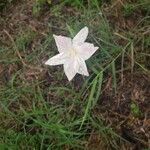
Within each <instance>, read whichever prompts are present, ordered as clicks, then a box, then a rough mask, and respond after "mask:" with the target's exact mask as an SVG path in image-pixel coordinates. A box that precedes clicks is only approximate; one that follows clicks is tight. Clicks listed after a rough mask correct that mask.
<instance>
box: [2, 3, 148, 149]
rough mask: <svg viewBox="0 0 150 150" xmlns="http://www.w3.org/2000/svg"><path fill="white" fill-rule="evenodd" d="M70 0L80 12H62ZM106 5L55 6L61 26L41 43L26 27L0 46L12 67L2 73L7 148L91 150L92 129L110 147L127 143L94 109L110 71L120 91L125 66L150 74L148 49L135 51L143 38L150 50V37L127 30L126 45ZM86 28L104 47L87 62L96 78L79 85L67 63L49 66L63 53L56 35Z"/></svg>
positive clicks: (52, 25) (92, 39)
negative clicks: (49, 60)
mask: <svg viewBox="0 0 150 150" xmlns="http://www.w3.org/2000/svg"><path fill="white" fill-rule="evenodd" d="M66 3H69V4H71V6H73V7H75V9H76V8H79V9H78V10H79V12H78V13H79V16H77V17H74V16H70V15H68V17H67V18H66V14H62V13H60V12H61V9H62V6H63V5H65V4H66ZM102 4H103V3H102V1H101V2H100V3H99V1H98V0H94V1H91V2H90V3H88V4H84V2H82V1H78V0H76V1H67V0H66V1H64V3H63V4H58V5H57V9H56V7H55V6H51V12H53V13H54V18H55V20H56V21H57V24H55V23H54V22H53V20H50V21H49V24H48V26H49V28H53V29H55V31H53V32H52V31H50V32H49V34H48V35H45V36H44V37H42V40H41V41H40V42H39V43H36V44H35V43H34V44H35V46H31V45H32V44H33V42H34V41H35V42H37V41H38V40H37V37H38V36H39V35H38V33H35V31H31V30H30V29H29V30H28V29H27V30H24V29H22V30H20V31H18V33H17V34H16V35H15V36H11V35H9V34H7V35H6V36H7V37H8V39H9V43H10V44H8V45H9V46H5V45H3V46H1V47H0V63H1V64H2V65H3V67H4V68H6V71H4V72H3V74H2V77H1V76H0V83H2V84H0V119H1V122H0V149H1V150H5V149H6V150H7V149H8V150H9V149H11V150H20V149H21V150H24V149H35V150H39V149H40V150H44V149H47V150H51V149H58V150H59V149H60V150H61V149H85V148H87V147H86V146H87V145H88V142H89V137H90V135H91V134H92V133H93V134H95V135H97V137H99V138H100V139H101V140H102V141H101V142H102V143H103V145H104V147H105V148H106V147H107V148H108V149H119V148H120V144H121V143H124V142H127V141H126V140H125V139H123V138H122V137H121V136H120V135H119V134H117V133H116V132H115V131H114V129H113V128H112V127H111V126H110V125H109V124H107V123H106V122H105V121H104V118H103V117H102V116H101V117H98V116H96V115H94V114H93V110H94V108H95V106H96V105H97V103H98V102H99V101H101V94H102V90H103V84H105V83H106V81H107V75H111V76H112V87H113V93H112V95H115V94H116V93H117V84H118V82H119V81H118V79H117V77H118V75H119V73H120V70H121V69H123V70H132V71H133V70H134V69H135V68H136V69H137V70H140V71H141V72H146V73H147V72H149V71H148V68H147V66H146V63H145V61H146V60H145V61H143V58H144V59H146V58H147V57H149V54H148V50H147V51H142V52H138V51H136V50H135V49H134V46H135V45H136V44H137V42H138V43H140V44H141V43H142V42H143V43H142V44H141V45H143V49H145V48H146V49H148V41H149V38H148V37H147V36H146V35H144V34H143V35H142V37H140V38H137V36H136V37H135V36H134V35H133V34H134V33H135V32H134V31H135V30H136V29H135V30H134V31H133V32H131V33H125V34H124V37H125V39H126V40H125V41H126V44H124V45H120V44H119V43H117V38H118V36H116V35H115V34H114V31H113V28H111V26H110V24H109V23H108V21H107V19H106V17H105V15H104V13H103V11H102V10H101V9H100V7H101V5H102ZM95 6H96V7H95ZM93 7H94V8H95V9H93ZM56 12H57V13H56ZM58 14H59V15H58ZM141 21H142V20H141ZM145 21H146V19H145V20H143V21H142V23H144V22H145ZM84 26H88V27H89V30H90V34H89V36H88V40H87V41H89V42H92V43H94V44H95V45H97V46H99V47H100V48H99V50H98V51H97V52H96V53H95V54H94V56H92V58H91V59H90V60H88V61H87V65H88V68H89V71H90V76H89V77H82V79H81V80H82V82H81V83H80V84H79V85H77V86H76V85H75V81H73V82H68V81H67V79H66V77H65V75H64V73H63V69H62V67H57V68H56V69H55V67H46V66H45V65H44V62H45V60H47V58H48V57H52V56H53V55H55V54H56V53H57V49H56V46H55V43H54V39H53V36H52V34H61V35H66V36H74V35H75V34H76V33H77V32H78V31H79V30H80V29H81V28H82V27H84ZM141 28H142V27H138V30H140V29H141ZM141 32H143V31H141ZM132 33H133V34H132ZM119 36H120V35H119ZM39 37H40V36H39ZM121 37H122V36H121ZM40 38H41V37H40ZM131 54H132V55H131ZM145 55H146V56H145ZM130 56H131V57H130ZM123 57H127V58H129V60H131V62H130V61H129V63H125V62H124V61H122V64H123V66H124V68H121V65H120V60H121V58H123ZM122 60H123V59H122ZM118 61H119V63H118ZM141 61H142V62H141ZM130 63H131V64H130ZM133 67H134V69H133ZM41 69H42V71H41ZM80 77H81V76H80ZM75 80H78V77H76V79H75Z"/></svg>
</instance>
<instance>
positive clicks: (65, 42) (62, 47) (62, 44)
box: [53, 35, 72, 53]
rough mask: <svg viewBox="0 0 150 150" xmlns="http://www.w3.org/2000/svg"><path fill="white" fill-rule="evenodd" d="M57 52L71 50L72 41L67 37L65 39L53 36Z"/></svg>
mask: <svg viewBox="0 0 150 150" xmlns="http://www.w3.org/2000/svg"><path fill="white" fill-rule="evenodd" d="M53 36H54V39H55V42H56V45H57V48H58V51H59V52H60V53H61V52H65V51H67V50H69V49H71V47H72V39H71V38H69V37H65V36H61V35H60V36H57V35H53Z"/></svg>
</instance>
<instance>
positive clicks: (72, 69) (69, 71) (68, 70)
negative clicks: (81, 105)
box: [64, 59, 79, 81]
mask: <svg viewBox="0 0 150 150" xmlns="http://www.w3.org/2000/svg"><path fill="white" fill-rule="evenodd" d="M78 69H79V65H78V62H77V61H74V60H71V59H70V61H68V62H66V63H65V64H64V71H65V74H66V76H67V78H68V80H69V81H71V80H72V79H73V77H74V76H75V75H76V73H77V72H78Z"/></svg>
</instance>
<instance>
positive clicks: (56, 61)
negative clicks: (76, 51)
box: [45, 53, 68, 66]
mask: <svg viewBox="0 0 150 150" xmlns="http://www.w3.org/2000/svg"><path fill="white" fill-rule="evenodd" d="M67 59H68V58H67V56H66V54H64V53H60V54H57V55H55V56H54V57H52V58H50V59H49V60H48V61H46V62H45V64H46V65H51V66H55V65H61V64H64V63H65V62H66V61H67Z"/></svg>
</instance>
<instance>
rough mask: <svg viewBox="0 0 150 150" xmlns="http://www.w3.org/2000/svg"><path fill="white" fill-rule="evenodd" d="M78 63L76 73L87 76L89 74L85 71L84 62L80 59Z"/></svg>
mask: <svg viewBox="0 0 150 150" xmlns="http://www.w3.org/2000/svg"><path fill="white" fill-rule="evenodd" d="M78 62H79V69H78V73H79V74H83V75H85V76H89V72H88V70H87V67H86V63H85V61H84V60H83V59H82V58H80V59H79V60H78Z"/></svg>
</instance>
